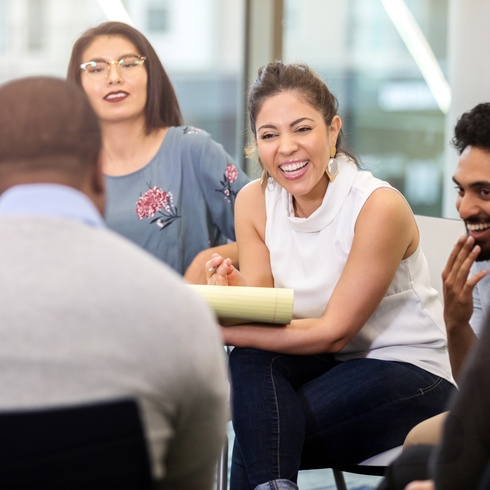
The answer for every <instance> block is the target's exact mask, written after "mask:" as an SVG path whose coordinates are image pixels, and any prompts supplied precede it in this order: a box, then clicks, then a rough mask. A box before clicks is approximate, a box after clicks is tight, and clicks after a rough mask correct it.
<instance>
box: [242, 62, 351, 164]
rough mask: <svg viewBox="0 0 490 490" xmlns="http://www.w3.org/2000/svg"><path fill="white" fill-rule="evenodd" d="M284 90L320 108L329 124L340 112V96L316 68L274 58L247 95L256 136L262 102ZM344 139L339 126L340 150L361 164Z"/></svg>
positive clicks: (261, 72) (253, 130) (251, 121)
mask: <svg viewBox="0 0 490 490" xmlns="http://www.w3.org/2000/svg"><path fill="white" fill-rule="evenodd" d="M282 92H292V93H295V94H296V95H297V96H298V97H300V98H301V99H303V100H304V101H305V102H307V103H308V104H310V105H311V106H312V107H314V108H315V109H316V110H317V111H319V112H321V113H322V114H323V119H324V121H325V124H326V125H327V127H328V126H330V124H331V123H332V119H333V118H334V117H335V116H336V115H337V110H338V101H337V99H336V98H335V96H334V95H333V94H332V93H331V92H330V90H328V87H327V86H326V85H325V84H324V83H323V82H322V80H321V79H320V77H319V76H318V75H317V74H316V73H315V72H314V71H313V70H311V69H310V68H309V67H308V66H307V65H305V64H302V63H291V64H286V63H283V62H282V61H273V62H271V63H268V64H267V65H266V66H264V67H262V68H260V69H259V73H258V77H257V80H256V81H255V83H254V84H253V85H252V87H251V88H250V92H249V95H248V113H249V116H250V127H251V130H252V133H253V134H254V136H257V128H256V120H257V115H258V113H259V111H260V109H261V108H262V105H263V104H264V102H265V101H266V100H267V99H269V98H270V97H273V96H275V95H278V94H280V93H282ZM343 143H344V135H343V133H342V130H340V132H339V135H338V137H337V151H340V152H342V153H345V154H346V155H348V156H349V157H350V158H352V160H353V161H354V162H355V164H356V165H357V166H359V163H358V161H357V158H356V156H355V155H354V154H353V153H352V152H351V151H349V150H346V149H345V148H344V145H343Z"/></svg>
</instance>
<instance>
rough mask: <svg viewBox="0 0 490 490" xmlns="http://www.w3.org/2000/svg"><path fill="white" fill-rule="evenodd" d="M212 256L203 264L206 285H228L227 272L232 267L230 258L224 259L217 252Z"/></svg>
mask: <svg viewBox="0 0 490 490" xmlns="http://www.w3.org/2000/svg"><path fill="white" fill-rule="evenodd" d="M212 257H213V258H212V259H211V260H209V261H208V262H206V266H205V267H206V278H207V281H208V285H217V286H228V273H229V272H230V268H231V267H233V266H232V262H231V259H224V258H223V257H221V255H218V254H213V256H212Z"/></svg>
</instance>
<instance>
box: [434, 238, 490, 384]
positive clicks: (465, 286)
mask: <svg viewBox="0 0 490 490" xmlns="http://www.w3.org/2000/svg"><path fill="white" fill-rule="evenodd" d="M474 244H475V240H474V239H473V238H472V237H468V238H467V237H461V238H460V239H459V240H458V242H457V243H456V245H455V246H454V248H453V251H452V252H451V255H450V256H449V260H448V261H447V264H446V267H445V268H444V271H443V273H442V281H443V291H444V321H445V322H446V330H447V346H448V351H449V360H450V362H451V369H452V372H453V376H454V378H455V379H456V381H457V380H458V376H459V373H460V371H461V366H462V365H463V363H464V361H465V360H466V357H467V355H468V352H469V350H470V349H471V347H472V345H473V343H474V341H475V338H476V336H475V334H474V332H473V329H472V328H471V325H470V318H471V315H472V314H473V289H474V288H475V286H476V285H477V284H478V282H479V281H480V280H481V279H483V278H484V277H485V276H486V275H487V274H488V271H487V270H483V271H480V272H478V273H476V274H475V275H474V276H473V277H471V278H470V279H468V275H469V273H470V269H471V266H472V265H473V263H474V262H475V260H476V258H477V257H478V254H479V253H480V247H479V246H478V245H477V246H474Z"/></svg>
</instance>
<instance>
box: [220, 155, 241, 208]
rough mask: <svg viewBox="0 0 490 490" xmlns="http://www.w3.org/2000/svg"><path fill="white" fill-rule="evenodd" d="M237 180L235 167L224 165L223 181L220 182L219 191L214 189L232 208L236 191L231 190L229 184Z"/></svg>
mask: <svg viewBox="0 0 490 490" xmlns="http://www.w3.org/2000/svg"><path fill="white" fill-rule="evenodd" d="M236 179H238V170H237V169H236V167H235V165H231V163H228V164H227V165H226V169H225V173H224V174H223V180H220V184H221V189H215V190H216V192H221V193H222V194H223V195H224V197H225V199H226V200H227V201H228V202H229V203H230V204H231V206H232V207H233V199H235V198H236V195H237V194H238V191H235V190H234V189H232V188H231V184H232V183H233V182H235V180H236Z"/></svg>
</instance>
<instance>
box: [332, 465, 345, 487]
mask: <svg viewBox="0 0 490 490" xmlns="http://www.w3.org/2000/svg"><path fill="white" fill-rule="evenodd" d="M332 471H333V477H334V478H335V485H337V490H347V485H346V484H345V479H344V474H343V473H342V472H341V471H340V470H334V469H332Z"/></svg>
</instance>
